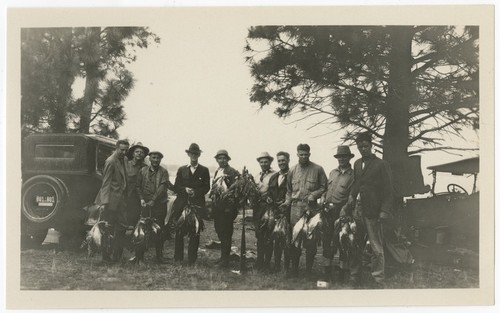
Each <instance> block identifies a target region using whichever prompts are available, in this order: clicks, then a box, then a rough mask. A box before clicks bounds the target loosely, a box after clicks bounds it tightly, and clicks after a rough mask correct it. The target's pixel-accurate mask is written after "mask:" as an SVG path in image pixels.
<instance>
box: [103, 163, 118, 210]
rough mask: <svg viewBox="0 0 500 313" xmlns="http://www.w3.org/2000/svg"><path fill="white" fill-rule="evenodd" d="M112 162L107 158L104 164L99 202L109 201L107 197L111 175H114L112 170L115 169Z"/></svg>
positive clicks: (109, 192)
mask: <svg viewBox="0 0 500 313" xmlns="http://www.w3.org/2000/svg"><path fill="white" fill-rule="evenodd" d="M112 163H113V162H112V160H111V159H108V160H106V163H105V164H104V170H103V177H102V186H101V191H100V199H99V201H100V203H99V204H108V203H109V197H110V194H111V177H112V176H113V175H114V170H115V167H114V166H113V164H112Z"/></svg>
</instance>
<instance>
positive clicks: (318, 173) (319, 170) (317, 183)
mask: <svg viewBox="0 0 500 313" xmlns="http://www.w3.org/2000/svg"><path fill="white" fill-rule="evenodd" d="M310 151H311V148H310V147H309V145H308V144H299V145H298V146H297V157H298V158H299V163H298V164H297V165H295V166H294V167H292V168H291V169H290V171H289V172H288V178H287V194H286V200H285V202H284V203H283V204H282V205H281V206H280V209H282V210H285V209H287V207H290V225H292V228H293V226H294V225H295V224H296V223H297V222H298V221H299V220H300V218H301V217H302V216H304V214H307V216H308V218H311V217H312V216H314V215H316V214H317V212H318V202H317V200H318V199H319V198H320V197H321V196H322V195H323V193H324V192H325V191H326V185H327V177H326V173H325V170H324V169H323V167H321V166H319V165H317V164H316V163H313V162H311V161H310V160H309V157H310V156H311V152H310ZM304 246H305V248H306V272H307V273H308V274H310V273H311V271H312V266H313V262H314V256H315V255H316V251H317V242H316V241H315V240H308V239H306V240H305V241H304ZM301 254H302V247H301V245H300V244H299V246H294V245H291V247H290V259H291V261H292V271H291V273H289V274H290V275H291V276H298V273H299V260H300V255H301Z"/></svg>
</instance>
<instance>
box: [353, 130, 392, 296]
mask: <svg viewBox="0 0 500 313" xmlns="http://www.w3.org/2000/svg"><path fill="white" fill-rule="evenodd" d="M356 144H357V147H358V150H359V152H360V153H361V158H360V159H358V160H356V162H355V163H354V184H353V187H352V189H351V194H350V196H349V201H348V207H350V208H353V207H354V213H353V217H354V218H355V219H357V220H358V222H359V223H360V224H361V225H362V226H363V227H359V231H366V233H367V234H368V240H369V242H370V246H371V249H372V250H373V256H372V277H373V278H374V279H375V282H376V283H377V284H379V285H380V287H382V283H383V281H384V263H385V262H384V238H383V224H384V223H385V222H387V221H388V220H389V219H390V218H391V216H392V204H393V186H392V174H391V170H390V167H389V164H388V163H387V162H386V161H384V160H381V159H379V158H378V157H377V156H375V154H373V152H372V139H371V135H370V134H369V133H368V132H364V133H361V134H359V135H358V136H357V138H356ZM360 237H361V238H362V236H360ZM360 265H361V259H360V258H358V259H357V260H356V262H355V263H354V264H352V267H351V279H352V280H354V283H357V282H358V280H359V275H360V273H359V271H360Z"/></svg>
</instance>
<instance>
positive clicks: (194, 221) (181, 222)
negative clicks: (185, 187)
mask: <svg viewBox="0 0 500 313" xmlns="http://www.w3.org/2000/svg"><path fill="white" fill-rule="evenodd" d="M200 209H201V207H200V206H197V205H193V204H190V203H188V204H187V205H186V206H185V207H184V209H183V210H182V214H181V216H180V217H179V219H178V220H177V225H176V227H177V230H178V231H179V233H180V234H181V236H183V237H184V236H186V235H188V236H189V237H191V236H199V235H200V233H201V232H202V231H203V229H204V228H205V225H204V223H203V219H202V218H201V217H200V216H199V213H198V212H199V210H200Z"/></svg>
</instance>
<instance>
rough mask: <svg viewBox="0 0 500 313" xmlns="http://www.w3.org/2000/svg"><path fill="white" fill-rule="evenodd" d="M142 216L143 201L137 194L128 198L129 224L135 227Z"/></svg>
mask: <svg viewBox="0 0 500 313" xmlns="http://www.w3.org/2000/svg"><path fill="white" fill-rule="evenodd" d="M140 215H141V199H140V198H139V196H138V195H137V194H135V193H133V194H131V195H130V196H129V197H128V198H127V223H128V225H132V226H135V225H136V224H137V221H139V217H140Z"/></svg>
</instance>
